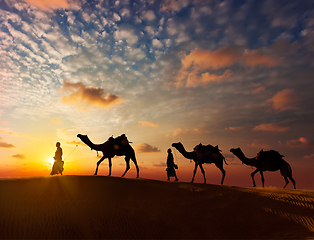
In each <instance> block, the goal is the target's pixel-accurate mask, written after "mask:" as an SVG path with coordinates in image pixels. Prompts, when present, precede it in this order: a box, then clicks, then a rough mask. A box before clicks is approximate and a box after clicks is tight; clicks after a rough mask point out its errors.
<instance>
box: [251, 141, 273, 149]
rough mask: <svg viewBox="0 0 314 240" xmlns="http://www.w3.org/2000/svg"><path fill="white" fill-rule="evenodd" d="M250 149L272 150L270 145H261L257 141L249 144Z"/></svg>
mask: <svg viewBox="0 0 314 240" xmlns="http://www.w3.org/2000/svg"><path fill="white" fill-rule="evenodd" d="M248 147H252V148H260V149H269V148H271V147H270V145H269V144H267V143H259V142H257V141H254V142H253V143H251V144H248Z"/></svg>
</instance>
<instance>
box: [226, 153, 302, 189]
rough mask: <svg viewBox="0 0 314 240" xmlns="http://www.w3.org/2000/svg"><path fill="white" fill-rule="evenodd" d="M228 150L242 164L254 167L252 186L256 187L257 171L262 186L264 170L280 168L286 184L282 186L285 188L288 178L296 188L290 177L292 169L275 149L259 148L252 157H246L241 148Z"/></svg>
mask: <svg viewBox="0 0 314 240" xmlns="http://www.w3.org/2000/svg"><path fill="white" fill-rule="evenodd" d="M230 152H232V153H233V154H234V155H236V156H237V157H238V158H239V159H240V160H241V161H242V164H243V163H244V164H246V165H248V166H252V167H256V170H255V171H254V172H252V173H251V177H252V179H253V187H256V184H255V180H254V175H255V174H256V173H257V172H259V173H260V175H261V180H262V185H263V187H264V182H265V179H264V175H263V172H264V171H270V172H275V171H277V170H280V173H281V175H282V176H283V177H284V179H285V181H286V184H285V186H284V187H283V188H285V187H286V186H287V185H288V183H289V180H288V178H289V179H290V180H291V182H292V183H293V186H294V189H296V186H295V181H294V179H293V177H292V169H291V166H290V164H289V163H287V162H286V161H285V160H283V157H284V156H283V155H281V154H279V153H278V152H277V151H275V150H270V151H266V152H265V151H263V150H261V151H260V152H259V153H258V155H257V156H256V157H254V158H247V157H246V156H245V155H244V153H243V152H242V150H241V149H240V148H239V147H238V148H231V149H230Z"/></svg>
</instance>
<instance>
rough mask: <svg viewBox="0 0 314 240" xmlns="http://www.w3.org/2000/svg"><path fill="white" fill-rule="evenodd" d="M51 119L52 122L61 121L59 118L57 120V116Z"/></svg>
mask: <svg viewBox="0 0 314 240" xmlns="http://www.w3.org/2000/svg"><path fill="white" fill-rule="evenodd" d="M51 121H53V122H54V123H61V122H60V120H58V119H57V118H55V117H54V118H52V119H51Z"/></svg>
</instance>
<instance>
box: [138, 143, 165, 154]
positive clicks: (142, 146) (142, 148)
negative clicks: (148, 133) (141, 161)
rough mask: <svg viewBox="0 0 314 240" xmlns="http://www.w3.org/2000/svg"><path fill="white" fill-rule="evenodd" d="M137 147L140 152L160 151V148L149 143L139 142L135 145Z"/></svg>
mask: <svg viewBox="0 0 314 240" xmlns="http://www.w3.org/2000/svg"><path fill="white" fill-rule="evenodd" d="M135 149H136V151H137V152H140V153H152V152H160V149H159V148H157V147H153V146H152V145H149V144H148V143H140V144H137V145H135Z"/></svg>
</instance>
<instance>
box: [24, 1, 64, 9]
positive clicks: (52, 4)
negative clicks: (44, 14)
mask: <svg viewBox="0 0 314 240" xmlns="http://www.w3.org/2000/svg"><path fill="white" fill-rule="evenodd" d="M24 1H25V2H27V3H28V4H30V5H35V6H37V7H39V8H40V9H42V10H49V9H58V8H68V7H69V4H68V2H67V0H24Z"/></svg>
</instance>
